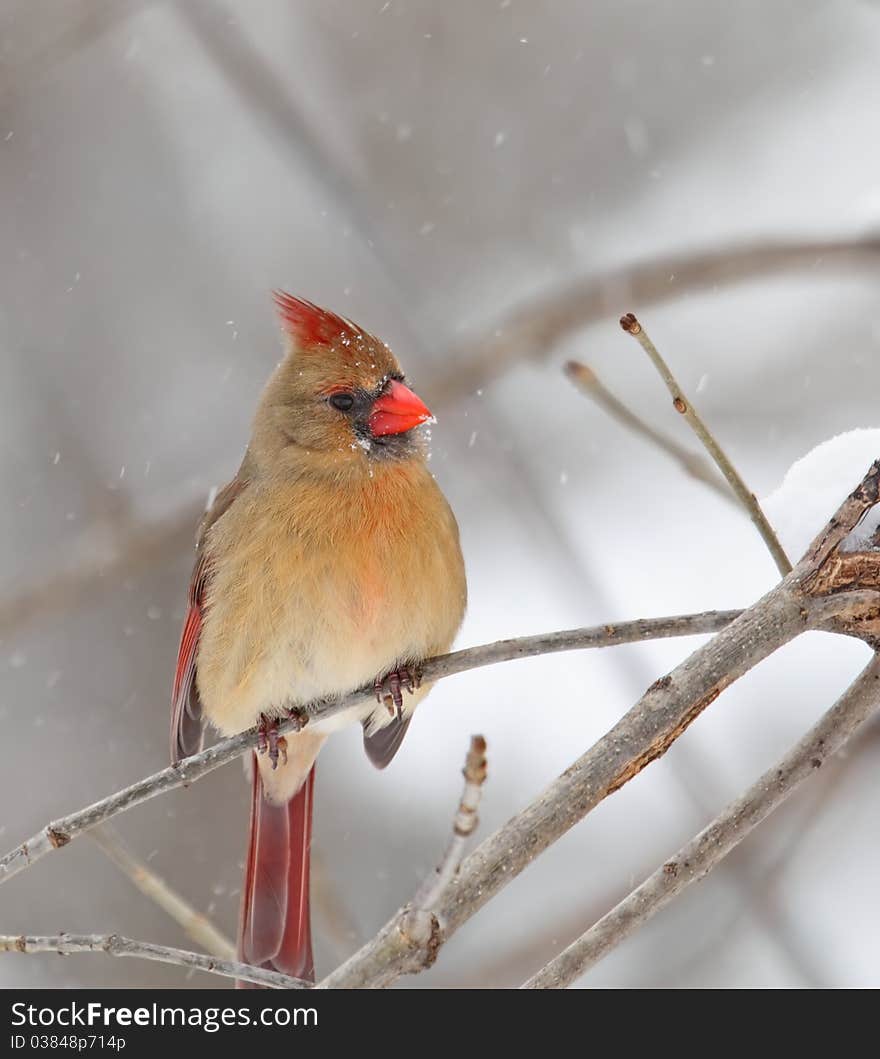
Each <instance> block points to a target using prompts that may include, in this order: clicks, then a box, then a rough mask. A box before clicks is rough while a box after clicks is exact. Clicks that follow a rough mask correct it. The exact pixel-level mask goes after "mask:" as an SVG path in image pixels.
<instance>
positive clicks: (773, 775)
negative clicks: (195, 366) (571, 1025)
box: [524, 655, 880, 989]
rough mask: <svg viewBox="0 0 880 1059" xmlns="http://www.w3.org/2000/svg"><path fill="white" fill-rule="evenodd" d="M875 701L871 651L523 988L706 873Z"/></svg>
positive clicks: (584, 956) (567, 975)
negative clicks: (789, 738) (828, 703)
mask: <svg viewBox="0 0 880 1059" xmlns="http://www.w3.org/2000/svg"><path fill="white" fill-rule="evenodd" d="M878 706H880V661H878V659H877V656H876V655H875V657H874V658H873V659H872V660H871V662H870V663H869V664H868V666H867V667H866V668H865V669H864V670H863V671H862V673H861V674H860V675H859V676H858V677H857V678H856V680H855V681H854V682H853V683H852V684H851V685H850V686H849V688H847V690H846V691H845V692H844V693H843V695H842V696H841V697H840V698H839V699H838V700H837V702H836V703H835V704H834V706H832V707H831V709H830V710H829V711H828V712H827V713H826V714H825V715H824V716H823V717H822V719H821V720H820V721H819V722H818V724H816V725H814V726H813V727H812V728H811V729H810V731H809V732H807V734H806V735H805V736H804V737H803V739H801V741H800V742H799V743H798V744H797V746H796V747H794V748H793V749H792V750H790V751H789V752H788V753H787V754H786V755H785V757H783V758H782V759H781V760H780V761H779V762H778V763H777V764H776V765H774V766H773V767H772V768H771V769H768V771H767V772H765V773H764V775H763V776H761V778H760V779H759V780H757V782H756V783H754V784H753V785H752V786H751V787H750V788H749V789H748V790H747V791H746V792H745V794H743V795H742V796H741V797H739V798H737V799H736V801H734V802H732V803H731V804H730V805H729V806H728V807H727V808H726V809H725V810H724V812H723V813H721V814H720V815H719V816H718V817H716V818H715V820H713V821H712V823H711V824H709V826H708V827H706V828H705V829H704V830H703V831H701V832H700V833H699V834H698V835H697V836H696V837H695V838H693V839H691V841H690V842H688V843H687V845H685V846H683V847H682V848H681V849H680V850H679V851H678V853H676V854H675V856H674V857H672V858H671V859H670V860H668V861H667V862H666V863H665V864H663V865H662V866H661V867H659V868H658V869H657V870H656V871H655V872H654V874H653V875H651V876H649V878H647V879H646V880H645V881H644V882H643V883H642V884H641V886H638V887H637V888H636V889H635V890H633V891H632V893H630V894H629V895H628V896H627V897H625V898H624V899H623V900H622V901H621V902H620V904H618V905H617V906H616V907H615V908H613V909H612V910H611V911H610V912H609V913H608V914H607V915H605V916H603V917H602V918H601V919H600V920H599V921H598V922H597V923H596V924H595V925H594V926H592V927H591V928H590V929H589V930H588V931H586V933H584V934H582V935H581V936H580V937H579V938H578V939H577V941H575V942H573V943H572V944H571V945H569V946H568V948H566V949H565V950H563V952H561V953H560V954H559V955H558V956H557V957H556V958H555V959H553V960H551V961H550V963H548V964H547V966H546V967H543V968H542V969H541V970H540V971H538V972H537V973H536V974H535V975H533V976H532V977H531V978H530V979H529V980H528V981H527V982H526V983H525V985H524V988H526V989H558V988H563V987H565V986H567V985H570V984H571V983H572V982H573V981H575V980H576V979H577V978H579V977H580V976H581V975H582V974H584V973H585V972H586V971H587V970H589V968H590V967H592V966H593V965H594V964H596V963H597V962H598V961H599V960H601V959H602V957H603V956H605V955H606V954H607V953H608V952H610V951H611V949H613V948H615V947H616V946H617V945H619V944H620V943H621V942H622V941H624V940H625V939H626V938H627V937H629V936H630V935H631V934H632V933H633V932H634V931H635V930H636V929H637V928H638V927H640V926H642V925H643V924H644V923H646V922H647V921H648V920H649V919H650V918H651V917H652V916H653V915H655V914H656V913H657V912H659V911H660V910H661V909H662V908H665V907H666V905H667V904H669V902H670V901H671V900H672V899H673V898H674V897H676V896H677V895H678V894H680V893H681V892H682V891H683V890H685V889H686V888H687V887H688V886H690V884H691V883H693V882H697V881H698V880H700V879H702V878H704V877H705V876H706V875H708V874H709V872H710V871H711V870H712V869H713V868H714V867H716V866H717V865H718V864H719V863H720V862H721V861H722V860H723V859H724V858H725V857H726V856H727V854H728V853H730V852H731V851H732V850H734V849H735V848H736V847H737V846H738V845H739V843H740V842H742V840H743V839H744V838H746V836H747V835H749V834H750V833H751V831H752V830H753V829H754V828H756V827H757V826H758V824H760V823H761V822H762V821H763V820H764V819H765V818H766V817H767V816H769V815H770V813H771V812H772V811H773V810H774V809H776V808H777V807H778V806H780V805H781V804H782V803H783V802H784V801H785V799H786V798H788V796H789V795H790V794H791V793H792V792H793V791H795V790H796V789H797V787H799V786H800V784H801V783H803V782H804V780H806V779H807V778H808V777H810V776H811V775H812V774H813V773H814V772H815V771H816V769H818V768H820V767H821V765H822V764H823V762H824V761H825V760H826V759H827V758H828V757H830V756H831V755H832V754H834V753H836V751H837V750H839V749H840V747H841V746H843V744H844V743H845V742H846V740H847V739H848V738H849V737H850V736H851V735H852V733H853V732H854V731H855V730H856V729H857V728H858V727H859V725H861V724H863V723H864V722H865V721H866V720H867V719H868V718H869V717H870V716H871V715H872V714H873V713H875V711H876V710H877V707H878Z"/></svg>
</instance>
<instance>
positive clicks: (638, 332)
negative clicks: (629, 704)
mask: <svg viewBox="0 0 880 1059" xmlns="http://www.w3.org/2000/svg"><path fill="white" fill-rule="evenodd" d="M620 326H621V327H622V328H623V329H624V331H626V333H627V334H630V335H632V336H633V338H635V340H636V341H637V342H638V343H639V345H640V346H641V347H642V349H643V350H644V351H645V352H646V353H647V354H648V357H649V359H650V360H651V363H652V364H653V365H654V367H655V368H656V369H657V372H658V374H659V375H660V378H661V379H662V380H663V381H664V383H666V388H667V389H668V390H669V392H670V394H671V395H672V406H673V408H674V409H675V410H676V412H678V413H679V414H680V415H683V416H684V418H685V420H686V421H687V424H688V426H689V427H690V428H691V429H692V430H693V432H694V433H695V434H696V435H697V437H698V438H699V439H700V441H701V442H702V443H703V445H704V447H705V449H706V451H707V452H708V453H709V455H710V456H711V457H712V459H713V460H714V461H715V464H716V466H717V467H718V469H719V470H720V471H721V473H722V474H723V475H724V477H725V478H726V479H727V481H728V483H729V485H730V488H731V489H732V490H733V491H734V493H735V494H736V498H737V499H738V500H739V502H740V503H741V504H742V506H743V507H744V508H745V510H746V511H747V512H748V515H749V518H750V519H751V520H752V522H753V523H754V525H755V528H756V529H757V531H758V533H760V534H761V539H762V540H763V541H764V543H765V544H766V545H767V550H768V551H769V552H770V554H771V555H772V556H773V561H774V562H775V563H776V566H777V569H778V570H779V573H780V574H781V575H782V576H783V577H785V575H786V574H787V573H789V572H790V571H791V563H790V562H789V559H788V556H787V555H786V554H785V552H784V550H783V548H782V545H781V544H780V543H779V538H778V537H777V536H776V534H775V533H774V532H773V527H772V526H771V525H770V523H769V522H768V521H767V516H766V515H765V514H764V512H763V511H762V510H761V505H760V504H759V503H758V501H757V498H756V497H755V494H754V493H753V492H752V491H751V489H749V487H748V486H747V485H746V483H745V482H744V481H743V480H742V476H741V475H740V473H739V471H738V470H737V469H736V467H734V465H733V463H732V462H731V460H730V457H729V456H728V455H727V453H726V452H725V451H724V449H723V448H722V447H721V445H720V444H719V443H718V441H717V439H716V438H715V435H714V434H713V433H712V431H711V430H710V429H709V428H708V427H707V426H706V424H705V423H704V422H703V420H702V419H701V417H700V415H699V413H698V412H697V410H696V408H694V406H693V404H692V403H691V402H690V401H689V400H688V399H687V398H686V397H685V395H684V393H683V392H682V389H681V387H680V386H679V385H678V380H677V379H676V378H675V376H674V375H673V374H672V372H671V371H670V370H669V365H668V364H667V363H666V361H665V360H664V359H663V357H662V356H661V355H660V353H659V351H658V349H657V347H656V346H655V345H654V343H653V342H652V341H651V339H650V338H649V337H648V334H647V332H646V331H645V329H644V328H643V327H642V325H641V324H640V323H639V321H638V320H637V319H636V317H635V316H634V315H633V314H632V313H627V314H626V315H625V316H622V317H621V318H620Z"/></svg>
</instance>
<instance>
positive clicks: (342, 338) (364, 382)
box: [254, 291, 433, 470]
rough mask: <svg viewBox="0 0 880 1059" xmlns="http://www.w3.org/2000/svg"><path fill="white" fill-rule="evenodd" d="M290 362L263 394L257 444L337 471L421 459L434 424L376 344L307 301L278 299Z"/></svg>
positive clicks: (287, 296) (349, 323)
mask: <svg viewBox="0 0 880 1059" xmlns="http://www.w3.org/2000/svg"><path fill="white" fill-rule="evenodd" d="M275 304H276V307H277V309H278V314H279V317H280V319H281V324H282V328H283V330H284V334H285V338H286V341H287V355H286V356H285V358H284V360H283V361H282V362H281V363H280V364H279V366H278V369H277V370H276V372H275V374H274V375H273V377H272V379H271V380H270V382H269V384H268V386H267V387H266V390H265V392H264V394H263V399H262V401H261V403H260V409H259V411H258V413H257V420H256V423H255V428H254V445H255V446H257V448H258V449H259V450H261V453H262V455H264V456H268V457H269V458H277V457H283V455H284V454H285V452H287V453H288V454H289V455H290V456H291V457H292V458H293V459H297V458H300V457H303V456H310V457H312V463H313V464H314V465H316V466H323V467H326V468H327V469H328V470H339V469H340V468H342V467H345V466H356V465H363V464H364V461H369V462H370V464H372V463H374V462H376V461H400V460H405V459H409V458H412V457H414V456H419V455H421V454H422V451H423V449H422V443H421V440H420V438H419V434H420V432H419V431H418V430H417V428H418V427H420V426H422V425H423V424H425V423H428V422H431V421H432V420H433V417H432V415H431V413H430V412H429V411H428V409H427V408H426V407H425V405H424V404H423V402H422V401H421V399H420V398H419V397H417V396H416V394H415V393H413V391H412V390H411V389H410V388H409V387H408V386H407V385H406V382H405V380H404V375H403V372H402V371H401V370H400V365H399V364H398V362H397V360H396V358H395V357H394V354H393V353H392V352H391V350H390V349H389V348H388V346H387V345H386V344H385V343H384V342H381V341H380V340H379V339H378V338H375V337H374V336H373V335H371V334H369V333H368V332H366V331H364V329H363V328H361V327H359V326H358V325H357V324H355V323H352V321H351V320H347V319H345V318H343V317H341V316H337V315H336V314H335V313H331V312H328V311H327V310H326V309H320V308H318V306H316V305H313V304H312V303H311V302H307V301H304V300H303V299H300V298H294V297H293V296H292V295H290V294H285V293H284V292H283V291H276V292H275Z"/></svg>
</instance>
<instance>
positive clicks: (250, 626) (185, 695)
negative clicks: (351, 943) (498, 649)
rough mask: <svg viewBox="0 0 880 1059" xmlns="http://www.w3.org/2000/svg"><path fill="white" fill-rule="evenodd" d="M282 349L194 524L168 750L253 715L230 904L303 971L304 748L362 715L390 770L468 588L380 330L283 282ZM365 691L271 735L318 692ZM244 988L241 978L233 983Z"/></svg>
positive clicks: (307, 796) (251, 934)
mask: <svg viewBox="0 0 880 1059" xmlns="http://www.w3.org/2000/svg"><path fill="white" fill-rule="evenodd" d="M274 300H275V305H276V308H277V312H278V316H279V320H280V323H281V330H282V335H283V339H284V345H285V350H284V356H283V359H282V360H281V361H280V362H279V364H278V366H277V367H276V369H275V371H274V373H273V374H272V375H271V377H270V379H269V381H268V383H267V384H266V386H265V389H264V390H263V393H262V396H261V398H260V401H259V404H258V407H257V411H256V415H255V417H254V420H253V426H252V431H251V437H250V441H249V443H248V445H247V448H246V450H245V454H244V458H243V460H242V463H241V466H240V467H239V469H238V472H237V473H236V475H235V477H234V478H233V479H232V480H231V481H230V482H229V484H228V485H226V486H225V487H224V488H223V489H221V490H219V491H218V492H217V494H216V496H215V498H214V499H213V502H212V503H211V504H210V507H209V508H208V510H207V511H206V513H205V515H204V517H203V518H202V520H201V523H200V524H199V527H198V530H197V534H196V556H195V563H194V567H193V572H192V577H191V580H190V586H189V594H188V599H187V608H186V617H185V620H184V624H183V630H182V633H181V638H180V646H179V650H178V656H177V665H176V669H175V674H174V682H173V689H172V702H171V757H172V761H174V762H177V761H180V760H181V759H183V758H185V757H188V756H189V755H191V754H194V753H196V752H198V751H199V750H200V749H201V747H202V743H203V738H204V732H205V728H206V726H210V727H211V728H212V729H214V730H215V731H216V732H217V733H219V734H220V735H221V736H230V735H234V734H236V733H238V732H241V731H243V730H245V729H247V728H251V727H253V726H254V725H257V726H259V742H258V745H257V748H256V750H255V751H254V752H253V753H252V754H251V755H250V762H249V764H250V769H249V771H250V783H251V812H250V824H249V837H248V847H247V858H246V861H245V879H244V885H243V887H242V898H241V911H240V916H239V937H238V957H239V959H240V960H241V961H243V962H244V963H248V964H251V965H254V966H258V967H265V968H270V969H273V970H276V971H280V972H282V973H284V974H287V975H291V976H293V977H296V978H301V979H304V980H306V981H314V973H315V969H314V957H313V951H312V936H311V923H310V909H309V862H310V853H309V851H310V845H311V831H312V805H313V797H314V779H315V759H316V757H317V755H318V752H319V751H320V749H321V746H322V744H323V743H324V740H325V739H326V738H327V737H328V735H330V734H332V733H333V732H334V731H336V730H338V729H339V728H341V727H343V726H345V725H347V724H352V723H354V724H357V723H360V724H361V725H362V727H363V743H364V748H365V750H366V756H367V758H368V759H369V761H370V762H371V763H372V764H373V765H374V766H376V767H377V768H380V769H382V768H385V767H386V766H387V765H388V764H389V763H390V761H391V760H392V758H393V757H394V755H395V754H396V753H397V750H398V749H399V747H400V745H401V742H402V740H403V738H404V736H405V735H406V731H407V729H408V727H409V724H410V721H411V719H412V716H413V711H414V709H415V707H416V705H417V704H418V702H419V701H421V699H422V698H424V696H425V694H426V693H427V692H428V690H429V685H427V684H422V683H421V680H420V664H421V663H422V662H423V661H424V660H425V659H427V658H431V657H433V656H435V655H438V654H443V653H445V652H447V651H448V650H449V648H450V647H451V645H452V643H453V641H454V639H455V636H456V634H457V632H458V630H459V627H460V625H461V622H462V619H463V616H464V612H465V607H466V604H467V584H466V577H465V568H464V560H463V557H462V551H461V545H460V540H459V531H458V525H457V522H456V519H455V516H454V514H453V512H452V510H451V508H450V506H449V503H448V502H447V500H446V498H445V496H444V494H443V493H442V491H441V489H440V487H439V486H438V484H437V482H436V481H435V479H434V477H433V475H432V474H431V472H430V471H429V469H428V465H427V455H428V451H427V449H428V439H427V437H426V430H425V429H424V428H425V426H426V425H427V424H429V423H431V422H433V416H432V415H431V413H430V411H429V410H428V408H427V407H426V405H425V404H424V403H423V402H422V400H421V398H419V397H418V396H417V395H416V393H415V392H414V391H413V390H412V389H411V388H410V387H409V386H408V385H407V381H406V378H405V376H404V374H403V372H402V371H401V368H400V365H399V363H398V361H397V359H396V358H395V356H394V354H393V353H392V352H391V349H390V348H389V346H388V345H387V344H386V343H384V342H382V341H380V340H379V339H378V338H376V337H375V336H374V335H372V334H370V333H369V332H368V331H366V330H364V329H363V328H362V327H360V326H358V325H357V324H355V323H353V322H352V321H351V320H349V319H348V318H346V317H343V316H339V315H337V314H335V313H333V312H330V311H329V310H326V309H322V308H319V307H318V306H317V305H315V304H313V303H312V302H310V301H306V300H305V299H302V298H298V297H294V296H293V295H290V294H287V293H285V292H284V291H275V292H274ZM365 685H372V687H373V688H374V690H375V700H376V701H375V702H373V701H372V700H370V701H368V702H366V703H365V704H364V705H363V706H359V707H354V708H351V709H349V710H346V711H344V712H342V713H341V714H336V715H334V716H332V717H329V718H327V719H325V720H318V721H316V722H314V723H310V724H307V725H306V726H305V727H303V728H302V729H301V730H299V731H296V732H294V733H291V734H287V735H279V732H278V727H279V724H280V722H281V720H282V719H284V718H287V717H289V716H291V715H292V714H294V713H296V712H297V711H301V710H302V708H303V707H305V706H306V705H307V704H309V703H313V702H315V701H318V700H333V699H336V698H338V697H340V696H343V695H345V694H347V693H348V692H351V691H353V690H356V689H358V688H360V687H363V686H365ZM238 984H239V985H240V986H241V985H242V984H243V983H241V982H239V983H238Z"/></svg>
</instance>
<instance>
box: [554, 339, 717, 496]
mask: <svg viewBox="0 0 880 1059" xmlns="http://www.w3.org/2000/svg"><path fill="white" fill-rule="evenodd" d="M565 374H566V375H567V376H568V377H569V379H571V381H572V382H573V383H574V384H575V386H577V388H578V389H579V390H580V391H581V393H583V394H585V395H586V396H587V397H589V398H590V399H591V400H593V401H595V402H596V404H597V405H598V406H599V407H600V408H601V409H602V410H603V411H605V412H607V413H608V415H610V416H611V418H612V419H616V420H617V422H618V423H620V424H621V425H622V426H624V427H626V428H627V429H628V430H631V431H632V432H633V433H634V434H638V435H639V437H642V438H645V439H646V440H647V441H649V442H650V443H651V444H652V445H655V446H656V447H657V448H658V449H660V450H661V451H662V452H665V453H666V454H667V455H668V456H671V457H672V458H673V459H674V460H675V461H676V463H678V465H679V466H680V467H681V469H682V470H683V471H684V473H685V474H687V475H688V476H689V477H691V478H695V479H696V480H697V481H698V482H702V483H703V485H708V486H709V488H710V489H712V490H713V491H714V492H715V493H716V495H717V496H720V497H721V498H722V499H723V500H726V501H728V503H731V504H735V503H736V500H735V498H734V497H733V496H732V495H731V492H730V490H729V489H728V488H727V487H726V486H725V485H724V484H723V483H722V482H721V481H719V479H718V476H717V475H716V474H715V472H714V471H713V470H712V465H711V464H710V463H709V462H708V461H707V460H705V459H704V458H703V457H702V456H701V455H700V454H699V453H697V452H691V451H690V449H686V448H685V447H684V445H679V443H678V442H677V441H675V440H674V439H673V438H670V437H667V436H666V435H665V434H662V433H661V432H660V431H659V430H655V429H654V427H652V426H650V425H649V424H648V423H646V422H645V421H644V420H643V419H640V418H639V416H637V415H636V414H635V412H633V411H632V410H631V409H630V408H627V406H626V405H625V404H624V403H623V401H621V400H620V398H619V397H615V395H614V394H613V393H612V392H611V391H610V390H609V389H608V388H607V387H606V386H605V385H604V384H603V383H602V381H601V380H600V379H599V377H598V375H596V373H595V371H593V369H592V368H591V367H589V366H588V365H586V364H582V363H581V362H580V361H577V360H570V361H569V362H568V363H567V364H566V365H565Z"/></svg>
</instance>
